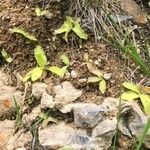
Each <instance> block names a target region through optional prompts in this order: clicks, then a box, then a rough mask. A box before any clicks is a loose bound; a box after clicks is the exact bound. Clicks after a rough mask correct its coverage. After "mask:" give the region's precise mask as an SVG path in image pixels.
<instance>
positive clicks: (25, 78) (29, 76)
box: [22, 70, 33, 82]
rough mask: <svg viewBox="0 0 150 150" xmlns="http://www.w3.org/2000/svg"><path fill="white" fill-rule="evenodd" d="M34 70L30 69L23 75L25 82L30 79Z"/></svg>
mask: <svg viewBox="0 0 150 150" xmlns="http://www.w3.org/2000/svg"><path fill="white" fill-rule="evenodd" d="M32 71H33V70H31V71H29V72H28V73H27V74H26V75H25V76H24V77H23V79H22V81H23V82H26V81H28V80H29V79H30V78H31V74H32Z"/></svg>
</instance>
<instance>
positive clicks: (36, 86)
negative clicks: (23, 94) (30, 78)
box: [32, 82, 48, 99]
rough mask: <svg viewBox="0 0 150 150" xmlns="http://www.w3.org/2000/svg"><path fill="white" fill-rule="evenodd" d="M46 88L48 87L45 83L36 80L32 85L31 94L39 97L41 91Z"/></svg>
mask: <svg viewBox="0 0 150 150" xmlns="http://www.w3.org/2000/svg"><path fill="white" fill-rule="evenodd" d="M47 88H48V85H47V84H45V83H41V82H36V83H34V84H33V85H32V95H33V96H34V97H35V98H37V99H40V98H41V97H42V94H43V92H45V91H46V89H47Z"/></svg>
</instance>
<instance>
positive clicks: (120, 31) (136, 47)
mask: <svg viewBox="0 0 150 150" xmlns="http://www.w3.org/2000/svg"><path fill="white" fill-rule="evenodd" d="M70 13H71V15H74V16H75V17H76V18H78V17H79V18H80V19H81V23H82V25H83V27H85V28H87V29H88V30H89V31H90V32H91V33H92V34H93V35H94V36H95V41H96V42H97V41H100V40H103V41H105V42H107V43H109V44H110V45H113V46H114V47H115V48H117V49H119V50H120V51H121V52H123V53H125V54H127V56H130V58H132V59H133V60H134V61H135V63H136V64H137V65H138V66H139V67H140V69H141V71H142V72H143V73H144V74H145V75H147V76H149V77H150V68H149V66H150V61H149V56H150V55H149V53H150V52H149V45H148V44H147V37H148V34H146V33H147V29H146V30H144V29H143V28H140V27H138V26H136V25H135V24H134V23H133V22H132V21H130V20H126V19H127V18H128V17H127V15H126V14H125V13H124V12H123V11H122V10H121V7H120V3H119V0H118V1H116V0H111V1H110V0H86V1H85V0H75V1H73V2H71V7H70ZM121 20H124V21H121ZM147 28H148V29H150V26H149V25H147ZM146 35H147V37H146ZM145 45H146V47H147V49H146V48H145V47H144V46H145Z"/></svg>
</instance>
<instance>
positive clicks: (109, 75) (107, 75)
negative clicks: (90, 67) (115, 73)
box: [104, 73, 112, 80]
mask: <svg viewBox="0 0 150 150" xmlns="http://www.w3.org/2000/svg"><path fill="white" fill-rule="evenodd" d="M111 76H112V73H104V79H106V80H109V79H110V78H111Z"/></svg>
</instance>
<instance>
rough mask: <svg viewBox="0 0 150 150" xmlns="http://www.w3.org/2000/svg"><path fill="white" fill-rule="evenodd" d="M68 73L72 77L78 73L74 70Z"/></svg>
mask: <svg viewBox="0 0 150 150" xmlns="http://www.w3.org/2000/svg"><path fill="white" fill-rule="evenodd" d="M70 74H71V77H72V78H77V77H78V74H77V73H76V71H75V70H72V71H71V73H70Z"/></svg>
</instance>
